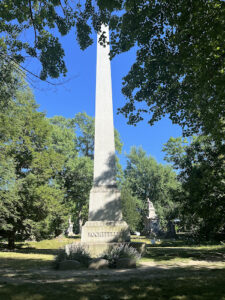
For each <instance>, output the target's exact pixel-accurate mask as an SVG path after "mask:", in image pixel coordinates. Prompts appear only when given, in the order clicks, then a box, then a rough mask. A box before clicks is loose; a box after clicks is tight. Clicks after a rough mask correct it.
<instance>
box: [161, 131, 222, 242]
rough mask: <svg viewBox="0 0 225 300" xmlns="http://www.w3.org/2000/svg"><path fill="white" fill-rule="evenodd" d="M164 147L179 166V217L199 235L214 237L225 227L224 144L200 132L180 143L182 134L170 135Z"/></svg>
mask: <svg viewBox="0 0 225 300" xmlns="http://www.w3.org/2000/svg"><path fill="white" fill-rule="evenodd" d="M164 151H166V152H167V155H166V159H167V161H168V160H169V161H170V162H173V163H174V166H175V168H177V169H179V175H178V178H179V180H180V182H181V184H182V189H181V191H178V193H177V197H178V199H179V202H180V219H181V220H182V222H183V224H186V226H187V227H188V228H189V229H191V230H192V232H194V233H196V234H198V235H199V236H200V238H202V239H210V238H215V237H216V235H217V234H219V233H222V232H224V229H225V219H224V214H223V211H224V200H223V198H224V191H225V189H224V182H225V181H224V180H225V178H224V177H225V174H224V166H225V161H224V144H223V143H219V142H218V141H217V140H216V141H215V140H214V139H213V137H212V136H204V135H202V136H199V137H195V138H193V139H192V141H191V143H190V144H189V145H187V144H186V145H185V146H184V147H182V139H181V138H177V139H173V138H171V139H170V140H169V142H168V143H167V144H165V147H164Z"/></svg>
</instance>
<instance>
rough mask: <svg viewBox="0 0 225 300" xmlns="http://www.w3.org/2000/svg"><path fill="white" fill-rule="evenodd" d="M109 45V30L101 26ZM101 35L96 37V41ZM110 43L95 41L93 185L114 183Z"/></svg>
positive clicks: (111, 184) (112, 184)
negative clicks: (102, 43)
mask: <svg viewBox="0 0 225 300" xmlns="http://www.w3.org/2000/svg"><path fill="white" fill-rule="evenodd" d="M101 30H102V32H104V34H105V36H106V40H107V42H109V29H108V27H106V26H104V25H102V27H101ZM100 35H101V33H99V34H98V40H99V37H100ZM109 51H110V48H109V44H106V45H105V46H103V45H101V44H100V43H99V42H97V68H96V100H95V155H94V186H114V185H115V184H116V179H115V176H116V166H115V142H114V126H113V105H112V83H111V67H110V59H109Z"/></svg>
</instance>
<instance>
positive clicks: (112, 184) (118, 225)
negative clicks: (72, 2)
mask: <svg viewBox="0 0 225 300" xmlns="http://www.w3.org/2000/svg"><path fill="white" fill-rule="evenodd" d="M102 32H104V35H105V36H106V41H109V29H108V27H107V26H104V25H102V27H101V33H102ZM101 33H99V34H98V40H99V38H100V35H101ZM109 52H110V48H109V43H107V44H106V45H105V46H102V45H101V44H100V43H99V42H97V71H96V98H95V149H94V180H93V187H92V189H91V192H90V199H89V216H88V221H87V222H86V223H85V225H84V226H83V227H82V234H81V243H82V245H83V246H85V248H87V249H88V250H89V252H90V254H91V255H92V256H99V255H101V254H102V253H104V251H106V250H107V249H108V248H110V247H112V246H113V245H115V243H121V242H129V240H130V233H129V228H128V225H127V223H126V222H125V221H123V218H122V210H121V201H120V192H119V190H118V188H117V186H116V157H115V141H114V125H113V105H112V86H111V67H110V59H109Z"/></svg>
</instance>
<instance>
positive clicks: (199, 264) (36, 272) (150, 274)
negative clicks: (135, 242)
mask: <svg viewBox="0 0 225 300" xmlns="http://www.w3.org/2000/svg"><path fill="white" fill-rule="evenodd" d="M187 269H188V270H189V271H199V272H202V271H204V270H209V269H225V263H220V262H213V263H212V262H206V261H189V262H185V263H184V262H179V263H176V264H159V263H154V262H142V263H141V264H140V266H139V267H138V268H136V269H103V270H74V271H73V270H70V271H55V270H50V269H44V268H43V269H27V270H23V271H21V270H19V271H16V270H13V269H0V284H4V283H13V284H23V283H40V284H41V283H43V284H44V283H57V282H58V283H60V282H61V283H62V282H77V283H83V282H90V281H118V280H131V279H135V278H137V277H138V278H139V279H148V278H149V279H150V278H158V277H168V276H169V277H171V276H174V277H176V276H177V275H182V274H183V275H185V273H186V272H187ZM169 270H170V271H173V272H168V271H169Z"/></svg>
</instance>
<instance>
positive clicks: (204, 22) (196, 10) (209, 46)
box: [0, 0, 225, 139]
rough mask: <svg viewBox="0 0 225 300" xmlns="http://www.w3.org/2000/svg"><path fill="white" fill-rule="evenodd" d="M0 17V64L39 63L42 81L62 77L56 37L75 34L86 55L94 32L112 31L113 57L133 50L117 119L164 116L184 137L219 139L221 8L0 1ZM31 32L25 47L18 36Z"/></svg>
mask: <svg viewBox="0 0 225 300" xmlns="http://www.w3.org/2000/svg"><path fill="white" fill-rule="evenodd" d="M0 16H1V18H2V19H1V21H0V32H1V33H2V35H3V36H4V37H2V38H1V41H0V51H1V52H0V53H1V58H2V60H3V61H4V63H5V64H9V63H10V62H12V61H13V62H15V64H21V63H23V62H24V61H25V59H26V56H27V55H28V56H30V57H33V58H35V59H38V60H39V61H40V64H41V66H42V70H41V73H40V78H41V79H46V78H47V77H49V76H50V77H53V78H57V77H59V75H60V74H63V75H65V74H66V66H65V62H64V50H63V48H62V46H61V44H60V41H59V38H58V35H59V34H60V35H66V34H67V33H68V32H69V31H70V30H71V29H72V28H74V27H75V28H76V36H77V40H78V43H79V45H80V47H81V49H85V48H87V47H88V46H89V45H91V44H92V43H93V39H92V36H91V34H92V28H94V30H95V31H98V30H99V29H100V25H101V23H107V24H110V28H111V31H112V33H111V57H114V56H116V55H118V54H120V53H122V52H126V51H128V50H130V49H131V48H132V47H134V46H135V47H136V49H137V50H136V60H135V61H134V64H133V65H132V67H131V69H130V71H129V73H128V74H127V76H125V77H124V80H123V89H122V91H123V93H124V95H125V96H126V97H127V99H128V101H127V103H126V104H125V106H124V107H122V108H121V109H120V112H121V113H123V114H124V115H125V116H126V117H127V118H128V119H129V123H130V124H136V123H137V122H138V121H140V120H142V119H143V117H144V114H145V113H148V114H149V115H150V119H149V123H150V124H151V125H152V124H154V123H155V122H156V121H158V120H160V119H161V118H162V117H164V116H165V115H168V116H169V117H170V119H171V120H172V122H173V123H176V124H179V125H181V126H182V128H183V130H184V133H185V134H186V135H191V134H193V133H199V132H201V131H204V132H205V133H206V134H208V133H211V134H212V135H213V136H215V137H217V138H218V139H222V138H223V136H224V135H223V127H224V107H225V105H224V104H225V103H224V99H225V95H224V93H225V92H224V84H223V83H224V76H225V72H224V69H225V59H224V58H225V52H224V51H225V50H224V40H225V30H224V26H225V24H224V16H225V3H224V1H221V0H199V1H194V0H191V1H190V0H185V1H179V2H178V1H176V0H170V1H165V0H157V1H156V0H153V1H146V0H135V1H131V0H115V1H112V0H98V1H92V0H86V1H83V2H82V4H81V2H80V1H78V3H76V2H74V1H60V0H41V1H37V0H23V1H13V0H2V1H1V3H0ZM30 27H31V28H32V27H33V40H32V39H30V38H29V41H24V40H23V39H22V38H21V36H24V35H22V34H21V33H24V32H25V31H26V30H27V29H28V28H29V29H30ZM101 40H102V42H104V34H103V35H102V37H101ZM0 75H1V74H0ZM0 78H2V76H0Z"/></svg>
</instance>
